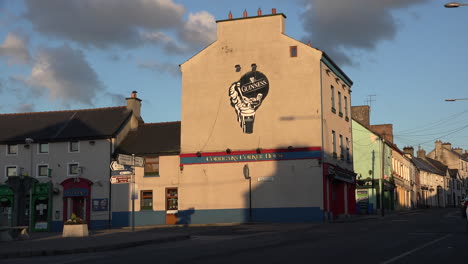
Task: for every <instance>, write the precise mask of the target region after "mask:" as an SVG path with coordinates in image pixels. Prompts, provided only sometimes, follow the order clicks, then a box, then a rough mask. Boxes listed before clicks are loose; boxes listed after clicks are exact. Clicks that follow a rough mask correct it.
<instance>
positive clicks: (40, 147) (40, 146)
mask: <svg viewBox="0 0 468 264" xmlns="http://www.w3.org/2000/svg"><path fill="white" fill-rule="evenodd" d="M44 145H47V152H43V151H42V146H44ZM37 154H49V143H39V144H38V146H37Z"/></svg>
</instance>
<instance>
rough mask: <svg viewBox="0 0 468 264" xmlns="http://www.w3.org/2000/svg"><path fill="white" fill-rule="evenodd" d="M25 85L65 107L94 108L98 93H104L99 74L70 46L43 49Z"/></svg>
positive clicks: (81, 54) (81, 53)
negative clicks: (81, 105) (82, 106)
mask: <svg viewBox="0 0 468 264" xmlns="http://www.w3.org/2000/svg"><path fill="white" fill-rule="evenodd" d="M23 82H24V83H26V84H27V85H29V86H30V87H32V88H33V92H36V93H39V94H44V93H47V94H48V95H49V97H50V98H51V99H52V100H60V101H61V102H62V104H63V105H65V106H69V105H70V104H72V103H82V104H87V105H93V99H95V97H96V94H97V92H99V91H101V90H103V89H104V87H103V85H102V84H101V82H100V81H99V79H98V76H97V74H96V72H95V71H94V70H93V69H92V68H91V66H90V65H89V64H88V62H87V61H86V59H85V57H84V55H83V52H82V51H80V50H75V49H72V48H71V47H69V46H67V45H63V46H61V47H57V48H42V49H41V50H40V51H39V52H38V55H37V60H36V62H35V63H34V66H33V68H32V72H31V76H29V77H27V78H23Z"/></svg>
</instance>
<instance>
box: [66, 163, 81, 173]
mask: <svg viewBox="0 0 468 264" xmlns="http://www.w3.org/2000/svg"><path fill="white" fill-rule="evenodd" d="M78 171H79V170H78V163H69V164H68V176H78Z"/></svg>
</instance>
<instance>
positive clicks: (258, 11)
mask: <svg viewBox="0 0 468 264" xmlns="http://www.w3.org/2000/svg"><path fill="white" fill-rule="evenodd" d="M261 15H262V10H261V9H260V8H259V9H258V10H257V16H261Z"/></svg>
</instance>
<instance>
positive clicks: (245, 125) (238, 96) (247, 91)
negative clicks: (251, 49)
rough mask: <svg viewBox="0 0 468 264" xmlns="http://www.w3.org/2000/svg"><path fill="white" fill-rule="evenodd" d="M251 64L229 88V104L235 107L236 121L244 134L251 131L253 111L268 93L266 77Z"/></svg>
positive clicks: (253, 118) (253, 119)
mask: <svg viewBox="0 0 468 264" xmlns="http://www.w3.org/2000/svg"><path fill="white" fill-rule="evenodd" d="M256 67H257V66H256V65H255V64H252V71H249V72H247V73H246V74H244V75H243V76H242V77H241V78H240V80H239V81H237V82H235V83H233V84H232V85H231V87H230V88H229V97H230V99H231V105H232V107H234V108H235V109H236V113H237V122H239V124H240V126H241V128H242V131H243V132H244V133H246V134H251V133H253V125H254V121H255V112H256V110H257V109H258V108H259V107H260V105H261V104H262V102H263V100H265V98H266V96H267V95H268V89H269V87H270V85H269V83H268V79H267V77H266V76H265V75H264V74H263V73H261V72H259V71H257V70H256Z"/></svg>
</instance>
